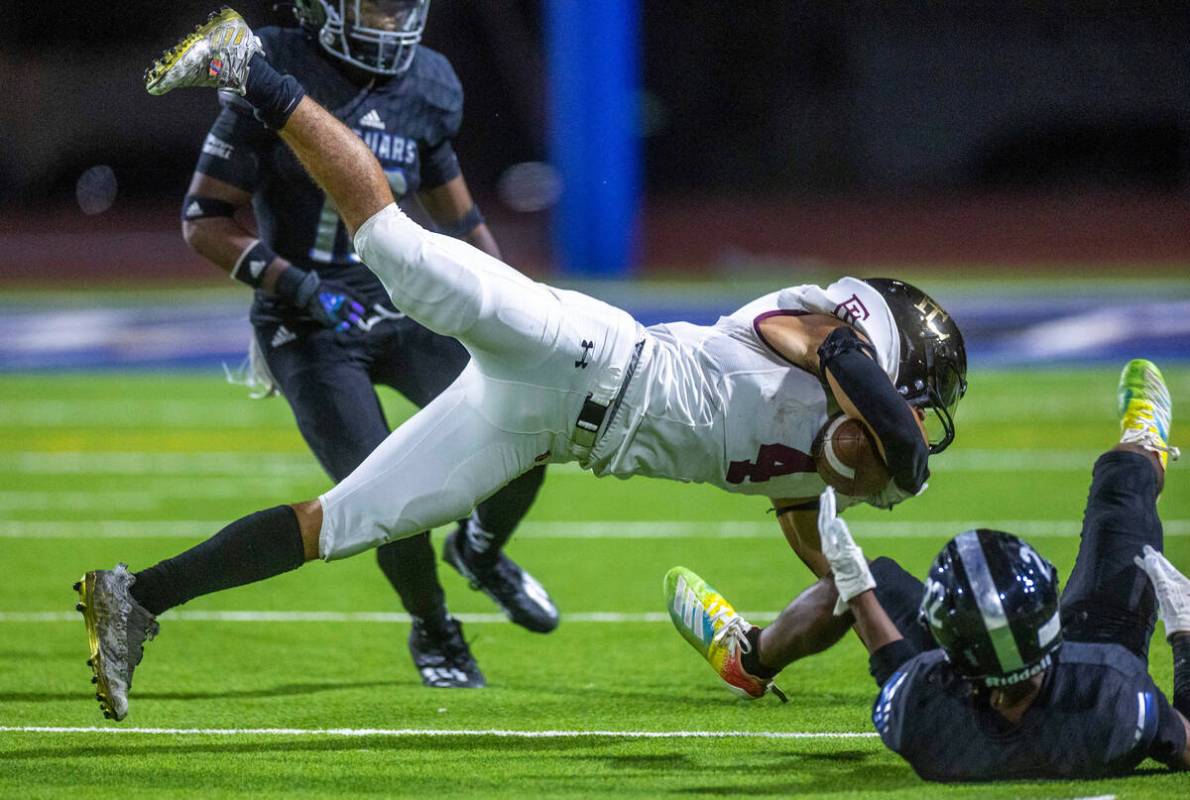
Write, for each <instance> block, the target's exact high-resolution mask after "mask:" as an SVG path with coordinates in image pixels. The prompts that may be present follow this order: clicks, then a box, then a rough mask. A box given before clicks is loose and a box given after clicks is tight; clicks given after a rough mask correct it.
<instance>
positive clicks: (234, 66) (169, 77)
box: [145, 7, 263, 95]
mask: <svg viewBox="0 0 1190 800" xmlns="http://www.w3.org/2000/svg"><path fill="white" fill-rule="evenodd" d="M261 52H263V48H262V46H261V44H260V39H259V37H257V36H256V35H255V34H253V33H252V29H251V28H249V27H248V23H247V22H245V21H244V18H243V17H241V16H240V15H239V14H238V13H237V12H236V11H234V10H232V9H230V8H227V7H224V8H221V9H220V10H218V11H216V12H215V13H213V14H211V16H210V17H209V18H208V19H207V21H206V22H204V23H203V24H202V25H199V26H198V27H197V28H195V29H194V32H193V33H191V34H190V35H189V36H187V37H186V38H184V39H182V41H180V42H178V43H177V44H176V45H174V46H173V47H172V48H170V49H169V50H166V51H165V52H164V53H162V54H161V58H159V59H157V60H156V61H154V62H153V63H152V65H151V66H150V67H149V68H148V69H147V70H146V71H145V89H147V90H148V92H149V94H153V95H162V94H165V93H166V92H171V91H173V90H174V89H184V88H188V87H191V86H209V87H214V88H218V89H227V90H228V91H232V92H235V93H237V94H243V93H244V84H245V83H247V81H248V62H249V61H251V60H252V56H254V55H256V54H257V53H261Z"/></svg>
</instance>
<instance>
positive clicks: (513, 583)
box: [182, 0, 558, 687]
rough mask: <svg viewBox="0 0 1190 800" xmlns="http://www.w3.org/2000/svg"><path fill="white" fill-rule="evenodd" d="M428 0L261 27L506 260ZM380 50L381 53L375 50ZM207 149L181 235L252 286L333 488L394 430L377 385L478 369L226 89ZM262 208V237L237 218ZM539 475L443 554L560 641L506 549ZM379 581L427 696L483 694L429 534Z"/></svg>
mask: <svg viewBox="0 0 1190 800" xmlns="http://www.w3.org/2000/svg"><path fill="white" fill-rule="evenodd" d="M428 6H429V2H428V0H366V1H365V2H364V3H361V4H360V6H359V8H358V9H356V8H355V7H354V4H352V3H348V2H346V0H339V2H333V3H332V2H328V1H327V0H298V2H297V3H296V4H295V7H294V10H295V12H296V14H297V16H298V20H299V22H300V23H301V26H300V27H297V28H265V29H264V30H262V31H260V32H259V34H260V38H261V42H262V44H263V45H264V47H265V48H266V49H267V51H268V52H269V54H270V55H271V56H272V57H273V59H274V61H273V64H274V65H275V66H276V68H277V69H278V71H280V72H285V73H289V74H291V75H294V76H295V77H297V78H298V79H299V80H300V81H302V84H303V86H305V87H306V89H307V91H309V93H310V95H311V96H312V97H314V98H315V99H317V100H318V102H319V103H321V104H322V105H323V106H325V107H326V108H328V109H334V112H333V113H334V115H335V116H336V117H338V118H339V119H340V120H342V121H343V123H344V124H345V125H347V126H348V127H350V128H352V129H353V130H354V131H355V132H356V134H357V135H359V136H361V137H362V138H363V139H364V141H365V144H366V145H367V146H368V148H369V149H370V150H371V151H372V152H373V153H374V154H375V155H376V158H377V160H378V161H379V162H380V166H381V168H382V169H383V170H384V174H385V176H386V177H387V178H388V183H389V186H390V187H392V191H393V195H394V196H395V197H397V198H398V199H400V198H402V197H403V196H409V195H413V194H416V197H417V199H418V202H419V203H420V204H421V205H422V206H423V207H425V209H426V210H427V211H428V212H429V215H430V217H431V218H432V219H433V221H434V223H435V224H436V225H437V226H438V228H439V230H440V231H442V232H443V233H448V234H450V235H452V236H455V237H458V238H461V239H464V240H466V241H468V242H470V243H471V244H473V245H475V246H476V247H478V248H479V249H481V250H483V251H484V252H485V253H489V254H491V255H493V256H497V257H498V256H499V250H498V248H497V247H496V242H495V240H494V239H493V238H492V235H491V233H490V232H489V231H488V229H487V226H486V225H484V222H483V216H482V215H481V214H480V213H479V209H478V208H477V207H476V205H475V203H474V202H473V201H472V199H471V193H470V192H469V191H468V189H467V183H466V181H465V180H464V178H463V174H462V172H461V171H460V168H459V161H458V158H457V157H456V156H455V153H454V149H453V147H452V145H451V139H452V137H453V136H454V135H455V134H456V133H457V131H458V129H459V126H460V124H461V122H462V104H463V89H462V87H461V86H460V85H459V79H458V78H457V77H456V76H455V73H454V70H453V69H451V66H450V63H449V62H448V61H447V60H446V59H445V58H444V57H443V56H442V55H441V54H439V53H436V52H434V51H433V50H429V49H427V48H425V47H423V46H421V45H420V44H418V42H419V41H420V39H421V32H422V29H423V28H424V27H425V23H426V16H427V13H428ZM377 42H379V43H380V44H379V46H378V45H377V44H376V43H377ZM219 100H220V104H221V105H222V109H221V111H220V113H219V116H218V117H217V118H216V119H215V123H214V125H213V126H212V127H211V130H210V132H209V133H208V134H207V137H206V140H205V142H204V143H203V148H202V154H201V156H200V157H199V160H198V166H197V168H196V169H195V172H194V178H193V179H192V180H191V182H190V188H189V189H188V191H187V195H186V198H185V200H184V201H183V203H182V209H183V210H182V220H183V223H182V227H183V231H184V233H185V236H186V241H187V242H188V243H189V244H190V246H191V247H193V248H194V249H195V250H196V251H197V252H198V253H200V254H201V255H203V256H204V257H206V258H207V259H208V260H210V261H211V262H212V263H214V264H215V265H216V266H218V267H220V268H221V269H223V270H225V271H227V272H229V273H231V275H232V276H233V277H234V278H236V279H237V280H239V281H241V282H243V283H245V284H247V285H249V286H251V287H254V288H255V290H256V292H255V302H254V303H253V305H252V314H251V319H252V326H253V329H254V334H255V336H254V340H253V349H252V358H251V361H250V363H251V364H252V365H254V366H255V367H256V371H257V372H258V373H261V374H262V375H263V378H262V383H264V384H265V385H266V386H269V387H273V388H276V389H277V390H279V391H280V393H281V394H282V395H283V396H284V397H285V399H286V400H287V401H288V402H289V405H290V406H291V407H292V409H293V415H294V419H295V420H296V421H297V424H298V428H299V429H300V430H301V432H302V436H303V438H305V440H306V442H307V443H308V444H309V445H310V449H311V450H313V451H314V454H315V455H316V456H317V457H318V461H319V463H320V464H322V466H323V467H324V468H325V469H326V471H327V473H329V475H330V476H331V478H332V479H334V480H335V481H336V482H337V481H341V480H343V479H344V478H346V477H347V476H348V475H349V474H351V471H352V470H354V469H355V468H356V467H357V466H359V465H360V463H361V462H363V460H364V459H365V458H367V456H368V454H369V453H371V452H372V451H373V450H374V449H375V448H376V446H377V445H379V444H380V443H381V442H382V441H384V438H385V437H386V436H387V435H388V433H389V428H388V424H387V423H386V421H385V418H384V411H383V410H382V409H381V407H380V402H379V400H378V398H377V397H376V392H375V390H374V389H373V388H372V385H373V383H376V384H385V385H387V386H390V387H392V388H393V389H396V390H397V391H398V392H400V393H401V394H402V395H404V396H405V397H406V398H408V399H409V400H410V401H411V402H413V403H414V404H415V405H417V406H418V407H422V406H424V405H426V403H428V402H430V401H431V400H432V399H434V397H436V396H437V395H438V394H440V393H441V392H442V391H443V390H444V389H446V387H447V386H449V385H450V383H451V381H453V380H454V379H455V378H457V377H458V376H459V373H461V372H462V371H463V368H464V367H465V366H466V365H467V361H468V355H467V351H466V349H465V348H464V347H463V346H462V345H461V344H459V342H458V341H457V340H455V339H452V338H450V337H449V336H441V335H439V334H436V333H434V332H433V331H430V330H428V329H426V328H425V327H424V326H422V325H420V324H418V323H417V322H416V321H414V320H413V319H410V318H409V317H407V316H405V315H404V314H401V313H399V312H398V310H397V309H396V308H395V307H394V306H393V304H392V300H391V299H390V298H389V296H388V293H387V292H386V291H385V289H384V287H383V286H382V285H381V284H380V281H378V280H377V279H376V276H375V275H374V274H373V273H372V272H371V271H370V270H369V269H368V268H367V267H365V266H364V265H363V264H362V263H360V260H359V257H358V256H356V254H355V252H354V251H353V250H352V248H351V237H350V236H348V234H347V231H346V230H345V229H344V227H343V223H342V221H341V220H340V219H339V215H338V214H337V213H336V212H335V206H334V204H333V203H331V202H328V200H327V198H326V195H325V194H323V192H322V190H321V189H319V188H318V186H317V185H315V184H314V182H313V181H311V180H310V178H309V176H307V175H306V172H305V170H303V169H302V167H301V165H300V164H298V163H297V162H296V161H295V160H294V158H293V156H292V155H291V154H290V153H289V150H288V149H287V148H286V147H285V145H284V144H283V143H282V142H281V140H280V139H279V138H278V137H277V134H276V133H275V132H273V131H270V130H269V129H268V128H266V127H265V126H264V125H263V124H262V123H261V122H260V121H259V120H257V119H256V118H255V117H254V116H253V115H252V108H251V106H248V105H247V104H246V103H244V102H243V101H242V100H240V98H239V97H238V96H237V95H235V94H233V93H230V92H225V93H222V94H221V95H220V97H219ZM249 204H251V205H252V207H253V208H254V209H255V212H256V221H257V223H258V225H259V227H260V235H259V239H258V238H257V236H256V235H255V234H253V233H251V232H250V231H249V230H248V229H246V228H245V227H244V226H243V225H242V224H240V222H239V221H238V220H237V219H236V217H235V215H236V212H237V211H239V210H241V209H244V208H246V207H247V206H248V205H249ZM543 473H544V467H539V468H537V469H532V470H529V471H528V472H526V473H525V474H524V475H522V476H521V477H519V478H517V479H516V480H514V481H513V482H512V483H510V484H509V485H508V486H506V487H505V488H503V489H501V490H500V491H499V492H497V493H496V494H495V495H493V496H492V497H491V498H489V499H488V500H486V501H484V502H483V503H481V504H480V506H479V507H478V508H477V509H476V511H475V513H474V514H473V515H471V517H469V518H467V519H465V520H463V521H462V522H461V523H460V525H459V527H458V528H457V529H456V530H455V531H454V532H452V533H451V534H449V535H448V536H447V537H446V544H445V548H444V549H445V552H446V558H447V561H448V562H449V563H450V564H451V565H452V566H454V567H455V568H456V569H457V570H459V571H460V572H461V573H463V575H464V577H466V578H467V579H468V580H470V581H471V582H472V586H474V587H476V588H482V589H483V590H484V592H485V593H487V594H488V595H489V596H491V597H492V598H493V599H495V600H496V602H497V603H499V604H500V606H501V607H502V608H503V609H504V610H505V612H506V613H507V614H508V617H509V619H511V620H512V621H513V622H515V623H517V624H518V625H521V626H523V627H525V628H527V629H529V630H532V631H538V632H542V633H545V632H548V631H551V630H553V629H554V628H556V627H557V625H558V612H557V609H556V608H555V607H554V604H553V603H552V602H551V601H550V598H549V595H548V594H547V593H546V591H545V589H544V588H542V586H541V584H540V583H538V582H537V581H536V580H535V579H534V578H533V577H532V576H531V575H529V574H528V573H526V572H525V571H523V570H522V569H521V568H520V567H519V566H518V565H517V564H516V563H514V562H513V561H512V560H511V559H510V558H509V557H508V556H507V555H505V554H504V553H503V546H504V544H505V543H506V542H507V541H508V539H509V537H510V536H511V535H512V532H513V530H514V529H515V527H516V525H517V523H518V522H519V521H520V519H521V517H523V516H524V515H525V513H526V512H527V511H528V509H529V506H530V504H531V503H532V502H533V499H534V497H535V496H536V494H537V490H538V488H539V487H540V485H541V481H542V477H543ZM376 560H377V562H378V563H379V565H380V568H381V570H382V571H383V572H384V574H385V576H386V577H387V578H388V580H389V582H390V583H391V584H392V586H393V588H394V589H395V590H396V591H397V593H398V594H399V595H400V597H401V602H402V603H403V604H404V606H405V609H406V610H407V611H408V612H409V613H410V614H411V615H412V616H413V625H412V630H411V632H410V635H409V649H410V653H411V654H412V656H413V662H414V665H415V666H416V668H417V670H418V673H419V674H420V676H421V679H422V682H423V683H425V684H426V685H428V686H439V687H467V686H483V685H484V677H483V673H482V672H481V671H480V669H479V666H478V665H477V664H476V662H475V659H474V658H473V657H472V655H471V651H470V648H469V647H468V646H467V643H466V641H465V640H464V639H463V633H462V629H461V625H460V624H459V623H458V622H457V621H456V620H455V619H454V618H453V617H452V616H451V615H450V613H449V612H448V611H447V608H446V597H445V593H444V592H443V589H442V585H441V584H440V583H439V581H438V573H437V570H436V568H435V563H434V562H435V559H434V550H433V547H432V546H431V544H430V534H429V533H428V532H427V533H422V534H418V535H416V536H410V537H408V538H406V539H398V540H396V541H392V542H389V543H388V544H384V545H381V546H380V547H378V548H377V549H376Z"/></svg>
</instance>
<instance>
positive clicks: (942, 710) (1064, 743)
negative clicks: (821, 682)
mask: <svg viewBox="0 0 1190 800" xmlns="http://www.w3.org/2000/svg"><path fill="white" fill-rule="evenodd" d="M1055 662H1056V663H1055V664H1054V666H1053V667H1051V668H1050V669H1049V670H1048V671H1047V673H1046V676H1045V680H1044V682H1043V683H1042V686H1041V690H1040V692H1039V694H1038V697H1037V699H1036V701H1035V702H1034V703H1033V705H1032V706H1031V707H1030V708H1029V710H1028V711H1026V712H1025V715H1024V717H1023V718H1022V719H1021V721H1020V723H1018V724H1015V725H1014V724H1011V723H1009V722H1008V721H1007V720H1005V719H1004V718H1003V717H1001V716H1000V714H998V713H997V712H996V711H995V710H994V709H992V707H991V706H990V704H989V703H988V699H987V692H986V690H983V689H980V688H977V686H976V685H975V684H973V683H972V682H971V681H969V680H967V679H965V678H963V677H962V676H961V675H959V674H958V673H957V672H956V671H955V670H954V668H953V667H951V666H950V664H949V662H947V660H946V656H945V654H944V653H943V652H942V651H941V650H930V651H928V652H925V653H921V654H920V655H918V656H916V657H914V658H913V659H911V660H909V661H908V662H906V663H905V664H904V665H903V666H902V667H901V668H900V669H899V670H897V671H896V672H895V673H894V674H893V675H892V677H891V678H889V679H888V681H887V682H886V683H885V684H884V687H883V689H882V690H881V692H880V695H879V696H878V697H877V698H876V703H875V705H874V706H873V708H872V721H873V722H874V723H875V725H876V730H877V731H878V732H879V734H880V737H881V739H883V740H884V743H885V745H887V746H888V747H889V749H891V750H894V751H895V752H897V753H899V754H900V755H901V756H902V757H903V758H904V759H905V760H906V761H908V762H909V764H910V765H911V766H912V767H913V769H914V770H915V771H916V772H917V774H918V775H920V776H921V777H922V778H925V779H927V780H938V781H974V780H995V779H1011V778H1016V779H1020V778H1096V777H1103V776H1107V775H1117V774H1120V773H1123V772H1127V771H1129V770H1131V769H1133V768H1135V767H1136V766H1137V765H1138V764H1139V763H1140V762H1141V761H1143V760H1144V759H1145V758H1146V757H1148V756H1152V757H1154V758H1157V759H1158V760H1161V761H1165V762H1167V763H1168V762H1171V761H1172V759H1173V758H1174V756H1175V754H1177V753H1180V752H1181V751H1182V750H1183V749H1184V747H1185V731H1184V729H1183V728H1182V723H1181V720H1180V719H1179V718H1178V716H1177V714H1176V713H1175V712H1174V711H1173V709H1172V708H1170V706H1169V703H1168V701H1167V700H1166V699H1165V696H1164V695H1163V694H1162V693H1161V691H1160V690H1159V689H1157V687H1156V686H1155V685H1154V684H1153V680H1152V678H1150V677H1149V674H1148V670H1147V667H1146V665H1145V663H1144V661H1142V660H1141V659H1140V658H1138V657H1137V656H1136V655H1135V654H1133V653H1132V652H1130V651H1129V650H1128V649H1127V648H1125V647H1123V646H1121V645H1117V644H1085V643H1081V642H1066V643H1065V644H1064V645H1062V649H1061V650H1060V651H1059V652H1058V654H1057V656H1056V657H1055Z"/></svg>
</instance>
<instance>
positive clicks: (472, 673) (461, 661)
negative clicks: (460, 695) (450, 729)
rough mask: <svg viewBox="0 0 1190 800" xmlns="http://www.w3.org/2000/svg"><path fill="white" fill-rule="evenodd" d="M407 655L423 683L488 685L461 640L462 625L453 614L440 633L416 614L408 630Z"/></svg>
mask: <svg viewBox="0 0 1190 800" xmlns="http://www.w3.org/2000/svg"><path fill="white" fill-rule="evenodd" d="M409 654H410V655H411V656H413V665H414V666H415V667H417V672H418V674H419V675H420V676H421V682H422V684H424V685H425V686H430V687H433V688H435V689H482V688H483V687H485V686H487V685H488V684H487V681H486V680H484V677H483V673H482V672H480V671H479V665H478V664H476V663H475V657H474V656H472V655H471V648H470V647H468V646H467V642H466V640H465V639H463V624H462V623H461V622H459V621H458V620H456V619H455V618H454V617H451V618H450V620H449V622H448V623H447V627H446V630H444V631H442V632H435V631H431V630H430V629H429V628H427V627H426V625H425V624H424V623H423V622H422V621H421V620H420V619H417V618H416V617H415V618H414V620H413V629H412V630H410V631H409Z"/></svg>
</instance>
